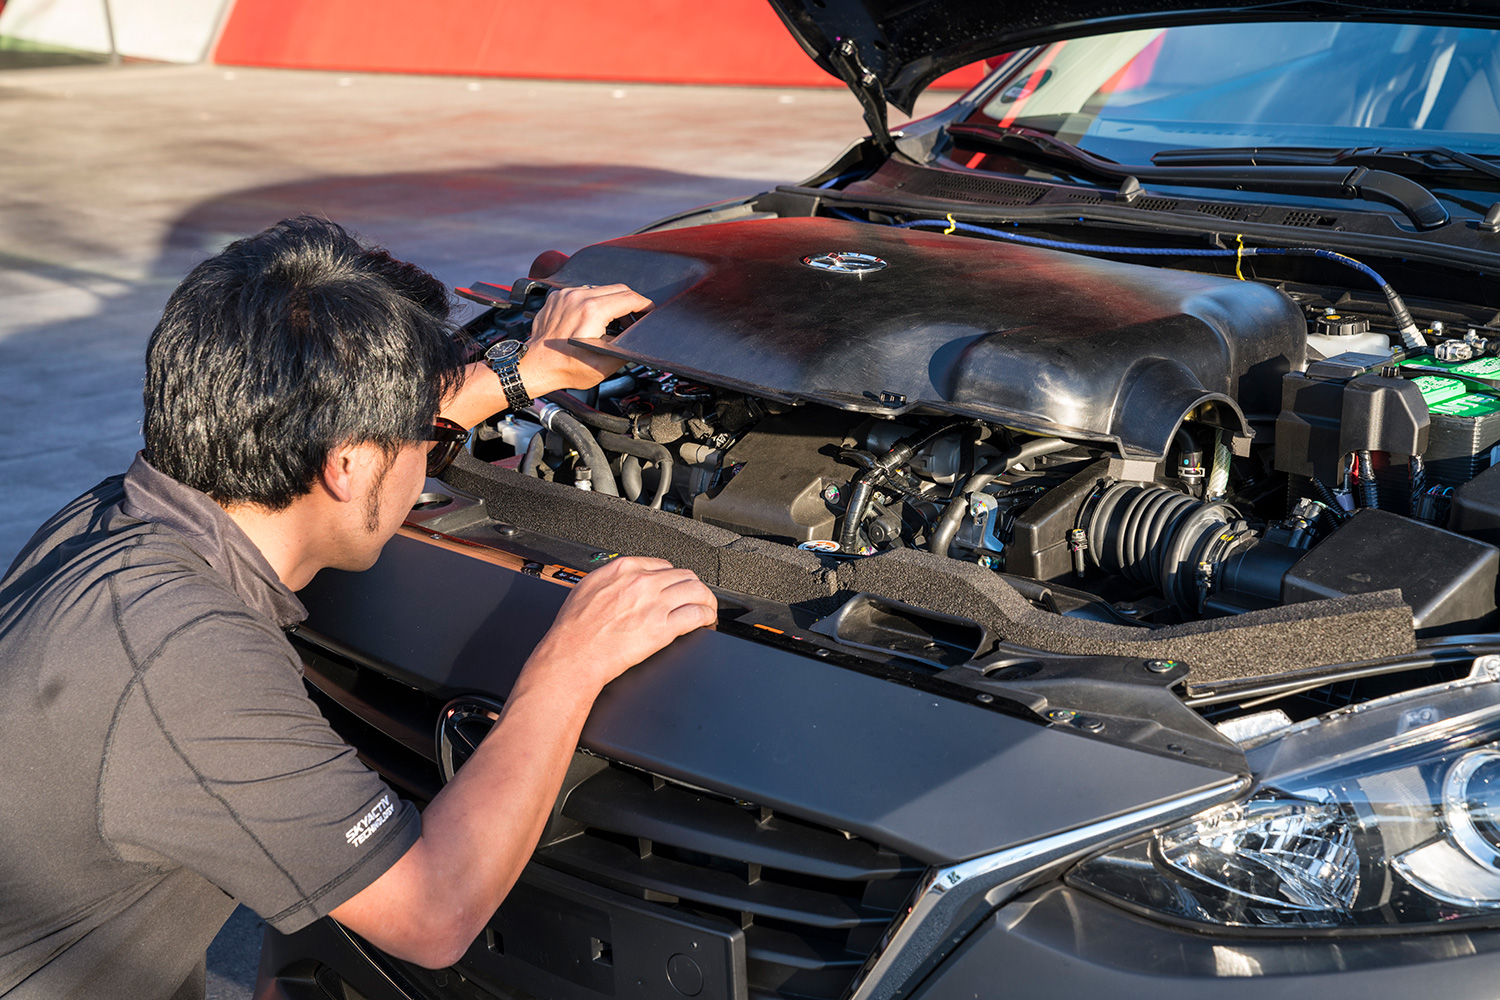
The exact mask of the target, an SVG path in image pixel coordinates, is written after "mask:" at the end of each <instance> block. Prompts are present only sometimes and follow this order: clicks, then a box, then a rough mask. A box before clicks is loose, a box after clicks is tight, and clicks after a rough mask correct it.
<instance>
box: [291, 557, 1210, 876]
mask: <svg viewBox="0 0 1500 1000" xmlns="http://www.w3.org/2000/svg"><path fill="white" fill-rule="evenodd" d="M407 580H443V581H445V584H446V585H445V587H444V588H443V589H442V591H440V592H439V591H434V590H414V589H412V588H408V587H406V586H404V585H403V581H407ZM566 596H567V590H566V589H565V588H563V587H561V586H558V585H557V584H555V583H552V582H549V581H546V580H542V579H539V578H537V577H534V576H529V575H526V574H524V573H518V572H514V571H510V570H506V569H503V568H500V567H497V566H494V565H493V564H489V563H486V562H482V561H480V560H477V559H473V558H469V557H466V556H464V555H462V554H459V553H455V552H452V551H449V550H447V549H444V548H440V547H437V546H434V545H426V544H423V543H422V542H420V541H417V540H415V539H413V538H411V537H409V536H402V537H397V538H396V539H393V540H392V541H391V543H390V544H389V545H387V546H386V550H385V552H384V554H382V556H381V558H380V561H379V562H378V563H377V564H376V565H375V566H374V567H373V568H372V569H369V570H366V571H365V572H362V573H349V574H346V573H340V572H338V571H325V572H324V573H323V574H320V575H319V577H318V579H317V581H315V582H314V583H313V584H312V585H310V586H309V587H308V588H307V589H306V590H305V591H303V600H304V602H305V603H306V605H307V607H308V610H309V613H310V621H311V622H313V623H315V625H316V629H317V633H318V635H319V636H324V637H328V638H331V639H333V640H335V641H336V642H337V643H339V644H340V645H341V646H343V647H345V648H348V649H351V650H353V651H355V652H356V653H361V654H366V655H370V656H372V657H374V658H377V659H378V662H381V664H382V665H383V666H384V667H385V668H386V669H387V670H388V671H389V672H391V673H392V674H394V675H396V676H398V677H401V678H402V679H404V680H405V681H406V682H407V683H412V684H414V685H419V686H421V687H423V688H425V689H427V690H428V691H430V692H432V693H434V694H436V695H438V696H440V697H442V698H450V697H455V696H457V695H459V694H468V693H474V694H484V695H488V696H491V697H498V698H502V699H503V698H504V697H505V695H506V694H507V693H508V692H509V690H510V686H511V684H512V683H513V682H514V679H515V676H516V674H517V673H518V672H519V670H520V668H521V665H522V664H523V663H524V661H525V658H526V655H527V654H528V653H529V652H530V650H531V648H532V646H533V645H534V644H535V641H536V640H537V639H539V638H540V637H541V634H542V632H544V631H545V630H546V627H547V626H548V625H550V623H551V620H552V617H553V615H554V614H555V613H556V609H557V607H558V606H560V605H561V603H562V600H563V598H564V597H566ZM313 641H315V642H316V641H317V640H316V639H314V640H313ZM708 720H712V725H708V724H706V723H707V721H708ZM583 745H584V746H585V747H587V748H588V749H589V750H591V751H593V752H595V753H599V754H602V755H604V756H607V757H609V758H611V759H614V760H619V761H622V762H624V763H627V764H630V765H632V766H636V767H640V768H643V769H645V770H648V771H651V772H652V773H656V774H662V775H665V776H669V777H679V778H681V779H682V780H684V781H688V782H691V783H692V784H695V785H707V786H710V787H712V788H715V789H718V790H720V791H723V792H726V793H729V794H733V795H735V796H737V797H740V798H744V799H747V800H749V801H752V802H757V803H760V804H762V805H766V806H770V807H773V808H777V809H785V810H787V811H789V812H793V813H795V814H797V815H801V816H806V817H808V818H811V819H814V820H816V821H817V822H820V823H824V824H826V825H829V826H833V827H835V828H838V829H845V830H849V831H851V832H855V833H858V834H859V835H861V836H865V837H869V838H870V839H872V840H874V841H875V842H877V843H882V844H887V845H889V846H892V847H895V848H897V849H899V850H902V851H904V852H906V853H909V854H910V855H912V856H913V857H916V858H919V859H921V860H923V861H925V862H928V863H933V864H941V863H951V862H954V861H959V860H963V859H966V858H973V857H977V856H981V855H985V854H990V853H993V852H995V851H998V850H1001V849H1003V848H1006V847H1012V846H1014V845H1017V844H1022V843H1026V842H1029V841H1033V840H1039V839H1042V838H1044V837H1047V836H1049V835H1052V834H1055V833H1058V832H1060V831H1063V830H1067V829H1070V828H1072V827H1075V826H1081V825H1083V824H1085V823H1088V822H1091V821H1094V820H1097V819H1100V818H1102V817H1107V816H1112V815H1115V814H1118V813H1125V812H1129V811H1132V810H1135V809H1138V808H1141V807H1143V806H1147V805H1151V804H1153V803H1158V802H1163V801H1168V800H1171V799H1175V798H1179V797H1182V796H1187V795H1192V794H1195V793H1198V792H1201V791H1203V790H1205V789H1208V788H1213V787H1216V786H1219V785H1221V784H1222V783H1223V782H1224V780H1225V777H1226V775H1227V774H1231V775H1232V774H1233V772H1225V771H1224V770H1222V769H1219V768H1213V767H1206V766H1202V765H1200V764H1196V763H1193V762H1191V761H1187V760H1171V759H1167V758H1163V757H1160V756H1157V755H1150V754H1145V753H1143V752H1141V751H1138V750H1133V749H1131V748H1128V747H1122V746H1118V745H1114V744H1110V743H1105V742H1101V741H1096V740H1093V739H1090V738H1088V737H1086V736H1084V735H1081V734H1078V733H1076V732H1073V731H1070V730H1069V729H1067V728H1065V727H1049V726H1047V725H1045V724H1040V723H1039V722H1036V721H1025V720H1022V719H1019V718H1016V717H1014V716H1012V715H1008V714H1003V713H1001V712H998V711H995V710H993V709H991V708H987V707H982V706H980V705H979V704H975V703H968V704H966V703H963V702H959V701H957V700H955V699H952V698H945V697H940V696H934V695H932V694H928V693H926V692H923V691H920V690H917V689H915V688H911V687H906V686H903V685H901V684H898V683H893V682H891V681H888V680H881V679H878V678H875V677H871V676H868V675H864V674H860V673H857V672H854V671H850V670H848V669H845V668H842V667H839V666H836V665H834V664H831V663H827V662H824V661H823V660H821V659H819V658H817V657H815V656H813V655H811V650H809V655H805V656H804V655H798V654H795V653H791V652H787V651H785V650H781V649H775V648H772V647H769V646H764V645H760V644H758V643H753V642H749V641H747V640H744V639H739V638H735V637H733V636H729V635H725V634H722V633H719V632H714V631H700V632H695V633H693V634H691V635H688V636H685V637H683V638H681V639H678V640H677V641H676V642H674V643H673V644H672V645H671V646H669V647H668V648H667V649H666V650H663V651H662V652H660V653H658V654H656V655H655V656H653V657H651V659H650V660H648V661H647V662H646V663H645V664H643V665H642V667H641V668H639V669H636V670H632V671H630V672H629V673H627V674H625V675H624V676H622V677H621V678H619V679H618V680H616V681H614V682H613V683H612V684H611V685H610V686H609V687H608V688H607V689H605V691H604V693H603V694H602V695H601V696H600V698H599V700H598V701H597V703H596V704H595V706H594V710H593V712H592V713H591V714H590V716H589V721H588V724H587V726H586V727H585V729H584V734H583ZM1146 762H1149V766H1145V764H1146Z"/></svg>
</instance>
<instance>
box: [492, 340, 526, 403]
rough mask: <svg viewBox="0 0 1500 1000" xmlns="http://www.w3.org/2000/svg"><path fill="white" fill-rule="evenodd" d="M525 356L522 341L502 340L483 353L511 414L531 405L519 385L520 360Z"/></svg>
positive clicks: (522, 386)
mask: <svg viewBox="0 0 1500 1000" xmlns="http://www.w3.org/2000/svg"><path fill="white" fill-rule="evenodd" d="M525 356H526V342H525V341H524V340H502V341H500V343H498V344H495V345H494V346H493V347H491V348H490V349H489V350H487V351H485V352H484V358H485V360H486V361H488V362H489V363H490V367H491V368H493V369H494V370H495V374H496V375H498V376H500V388H502V389H504V390H505V400H506V402H508V403H509V404H510V408H511V410H512V412H514V411H516V410H519V409H522V408H523V407H527V406H530V405H531V396H530V395H528V394H527V392H526V387H525V386H524V385H522V384H521V359H522V358H523V357H525Z"/></svg>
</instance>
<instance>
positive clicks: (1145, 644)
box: [838, 549, 1416, 694]
mask: <svg viewBox="0 0 1500 1000" xmlns="http://www.w3.org/2000/svg"><path fill="white" fill-rule="evenodd" d="M838 585H839V589H840V590H846V591H853V592H861V591H866V592H870V593H874V594H879V595H881V596H883V597H890V598H894V599H896V600H898V601H905V602H906V603H908V604H916V605H919V606H922V607H928V608H931V609H932V610H934V611H943V612H947V613H949V614H955V615H962V616H964V617H967V618H972V619H974V620H975V621H978V622H979V623H981V624H983V625H986V626H988V627H989V628H990V629H991V630H992V632H994V633H995V634H996V635H997V636H998V637H999V638H1000V639H1001V640H1002V641H1003V642H1006V643H1010V644H1014V645H1018V646H1025V647H1028V648H1031V649H1037V650H1043V651H1046V652H1053V653H1064V654H1068V655H1084V656H1087V655H1102V656H1131V657H1141V658H1144V659H1164V660H1181V661H1183V662H1184V663H1186V664H1187V665H1188V668H1189V673H1188V688H1189V691H1190V693H1192V694H1199V693H1205V692H1206V691H1209V690H1212V689H1214V688H1215V687H1216V686H1218V685H1221V684H1226V683H1228V682H1232V681H1241V680H1246V679H1249V678H1255V679H1256V680H1258V681H1265V680H1275V679H1278V678H1280V677H1282V676H1283V675H1287V676H1291V675H1293V674H1302V673H1303V672H1305V671H1307V670H1308V669H1310V668H1316V667H1322V666H1326V665H1330V664H1342V663H1356V662H1360V661H1364V660H1375V659H1383V658H1385V657H1391V656H1400V655H1404V654H1408V653H1411V652H1412V651H1413V650H1414V649H1415V648H1416V640H1415V636H1414V634H1413V632H1412V616H1411V608H1409V607H1408V606H1407V605H1406V604H1405V603H1404V602H1403V601H1402V599H1401V592H1400V591H1399V590H1389V591H1381V592H1379V593H1374V594H1360V595H1358V596H1355V597H1339V598H1332V599H1329V600H1320V601H1307V602H1304V603H1300V604H1289V605H1285V606H1283V607H1279V608H1269V609H1266V610H1264V611H1252V612H1249V613H1247V614H1243V615H1235V616H1233V617H1227V618H1213V619H1209V620H1207V621H1201V622H1190V623H1188V624H1184V625H1173V626H1169V627H1166V628H1161V629H1150V630H1148V629H1140V628H1132V627H1130V626H1128V625H1114V624H1111V623H1108V622H1096V621H1089V620H1087V619H1082V618H1068V617H1065V616H1062V615H1056V614H1052V613H1051V612H1048V611H1043V610H1041V609H1039V608H1036V607H1034V606H1033V605H1032V604H1031V603H1030V602H1029V601H1027V600H1026V599H1025V598H1024V597H1022V596H1021V595H1020V594H1019V593H1017V592H1016V590H1015V589H1014V588H1012V587H1011V586H1010V585H1009V584H1007V583H1006V582H1005V579H1004V577H1002V576H999V575H997V574H995V573H992V572H990V571H988V570H985V569H982V568H981V567H979V566H976V565H974V564H972V563H960V562H955V561H954V560H951V559H942V558H940V557H938V556H935V555H933V554H932V553H930V552H919V551H915V550H912V549H896V550H894V551H891V552H885V553H882V554H880V555H878V556H871V557H868V558H865V559H858V560H852V561H850V562H847V563H845V564H843V565H842V566H840V567H839V570H838Z"/></svg>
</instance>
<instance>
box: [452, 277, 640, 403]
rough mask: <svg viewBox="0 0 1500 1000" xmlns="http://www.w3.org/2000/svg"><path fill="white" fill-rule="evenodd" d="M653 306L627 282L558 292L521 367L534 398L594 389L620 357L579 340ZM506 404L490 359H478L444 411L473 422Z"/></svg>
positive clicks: (537, 324) (535, 329)
mask: <svg viewBox="0 0 1500 1000" xmlns="http://www.w3.org/2000/svg"><path fill="white" fill-rule="evenodd" d="M650 308H651V300H650V299H648V298H646V297H645V296H644V295H637V294H636V293H635V292H632V291H631V290H630V289H629V288H627V287H625V286H624V285H599V286H597V287H596V286H589V285H585V286H582V287H579V288H563V289H559V290H558V291H555V292H553V293H552V294H550V295H548V296H547V301H546V303H545V304H544V305H543V306H542V310H541V312H539V313H537V314H536V320H535V321H534V322H533V323H532V326H531V337H530V339H528V340H527V341H526V356H525V357H524V358H522V359H521V364H520V369H519V370H520V373H521V384H522V385H524V386H525V387H526V391H527V392H528V393H529V394H530V395H531V397H532V398H533V399H535V398H536V397H538V396H545V395H546V394H547V393H549V392H556V391H557V390H559V389H591V388H593V387H594V386H596V385H598V384H599V383H600V382H602V381H604V379H606V378H608V377H609V376H610V375H611V374H613V373H614V371H615V370H616V369H617V368H619V367H620V361H619V360H618V359H616V358H611V357H609V356H608V355H605V354H599V353H598V352H596V351H591V350H589V349H588V348H586V347H580V346H579V342H580V341H587V340H597V339H599V338H600V337H603V336H604V328H605V326H606V325H608V324H609V323H610V322H611V321H613V320H617V319H619V318H620V317H622V316H625V315H627V314H629V313H632V312H644V311H646V310H648V309H650ZM507 405H508V404H507V402H506V399H505V392H504V390H503V389H501V387H500V379H499V378H498V377H497V376H496V375H495V373H494V372H493V371H491V370H490V366H489V364H488V363H487V362H484V361H477V362H475V363H474V364H471V365H470V366H469V369H468V373H467V376H466V377H465V379H464V384H463V388H461V389H460V390H459V391H458V392H457V393H455V394H453V395H452V396H450V397H449V398H448V399H445V400H444V401H443V408H442V415H443V416H445V417H447V418H448V419H449V420H452V421H454V422H455V423H458V424H460V425H462V426H464V427H473V426H474V425H475V424H477V423H479V422H480V421H481V420H484V419H485V418H486V417H489V416H492V415H493V414H496V413H499V412H500V411H501V410H503V409H505V408H506V406H507Z"/></svg>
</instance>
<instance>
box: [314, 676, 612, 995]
mask: <svg viewBox="0 0 1500 1000" xmlns="http://www.w3.org/2000/svg"><path fill="white" fill-rule="evenodd" d="M539 654H541V655H552V654H545V653H543V651H540V650H539ZM536 666H537V667H539V668H542V669H535V670H532V669H528V670H527V671H525V672H523V673H522V675H521V678H520V679H519V680H518V681H517V685H516V687H515V689H514V690H513V691H512V693H511V696H510V698H509V699H507V701H506V706H505V711H504V712H503V713H502V715H501V717H500V721H499V722H498V723H497V724H496V725H495V728H494V729H493V730H492V731H491V732H490V734H489V735H488V736H487V737H485V739H484V740H483V741H482V742H481V743H480V745H479V748H478V749H477V750H476V751H475V752H474V754H473V755H472V756H471V757H470V758H469V760H468V761H467V762H466V763H465V764H464V766H463V769H462V770H461V771H459V773H458V774H457V775H455V776H454V778H453V780H452V781H450V782H449V783H448V785H447V786H445V787H444V788H443V790H442V791H441V792H440V793H439V794H438V795H437V797H436V798H434V799H433V800H432V803H431V804H430V805H429V806H428V807H427V809H426V810H425V811H424V812H423V814H422V836H421V838H420V839H419V840H418V841H417V843H416V844H415V845H413V846H412V848H411V849H410V850H409V851H407V853H406V854H405V855H404V856H403V857H402V858H401V860H400V861H398V862H397V863H396V864H395V866H393V867H392V868H391V870H390V871H389V872H387V873H386V877H387V879H389V883H388V884H386V885H383V886H382V885H379V884H377V885H376V886H371V887H370V889H368V890H366V892H367V893H368V892H370V891H371V890H382V889H383V890H384V891H383V892H380V891H377V892H376V893H375V894H373V895H371V896H370V897H368V898H366V897H365V893H361V894H360V896H356V897H355V898H354V899H352V900H350V901H349V902H348V903H345V904H344V905H343V906H341V907H339V908H338V909H336V910H335V911H334V914H333V915H334V916H335V917H336V918H338V919H339V920H340V921H341V922H343V923H345V924H347V925H348V926H350V927H351V928H352V929H354V930H356V931H357V932H359V933H360V934H361V935H363V936H364V937H366V938H369V939H370V940H371V941H372V942H374V943H375V944H376V945H377V946H379V947H380V948H382V949H383V950H385V951H388V952H390V953H391V954H394V955H397V956H398V957H404V958H409V959H411V960H412V961H416V962H418V963H420V964H424V965H428V966H429V967H442V966H445V965H450V964H452V963H453V962H454V961H457V959H458V957H459V956H460V955H462V953H463V951H464V949H465V948H466V947H467V946H468V944H469V942H470V941H472V940H473V939H474V937H475V936H476V935H477V934H478V933H479V932H480V931H481V930H482V929H483V927H484V922H485V921H486V920H488V919H489V918H490V916H491V915H492V914H493V913H494V912H495V910H496V908H498V907H499V905H500V903H501V901H502V900H503V899H504V898H505V894H506V893H507V892H509V891H510V888H511V886H512V885H513V884H514V883H515V880H516V878H517V876H518V875H519V874H520V872H521V869H522V868H523V867H524V866H525V864H526V861H527V860H528V859H529V858H530V856H531V852H532V850H533V849H534V848H535V847H536V843H537V839H538V838H539V837H540V836H541V833H542V828H543V826H544V825H545V823H546V819H547V816H548V815H549V813H550V812H551V807H552V804H553V801H554V800H555V798H556V796H557V792H558V788H559V787H560V786H561V784H562V779H563V775H564V774H565V773H566V771H567V768H568V763H569V761H570V760H571V759H572V756H573V751H574V749H575V748H576V747H577V745H578V736H579V733H580V732H581V731H582V729H583V723H584V720H585V719H587V717H588V712H589V708H590V707H591V705H592V704H593V698H592V696H591V692H588V691H587V689H586V688H585V689H584V690H582V691H580V690H578V689H577V688H570V687H569V686H568V684H567V680H568V676H567V674H568V672H567V670H566V668H565V667H562V668H559V667H557V666H554V665H552V664H545V663H541V664H537V665H536ZM382 881H385V879H383V880H382Z"/></svg>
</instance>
